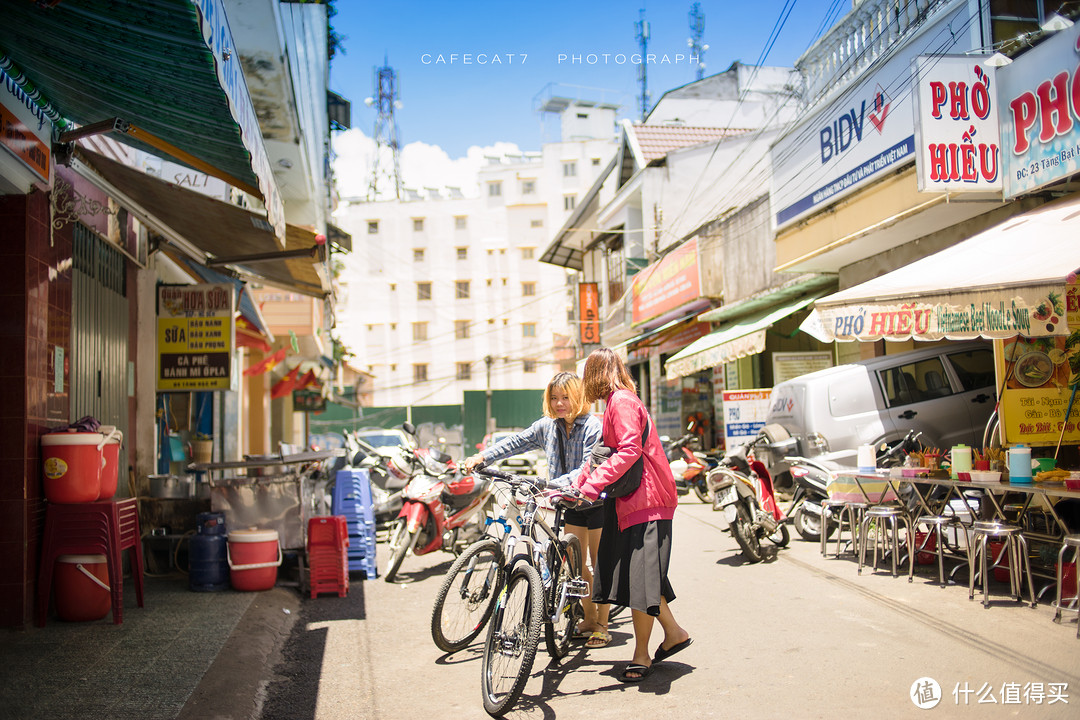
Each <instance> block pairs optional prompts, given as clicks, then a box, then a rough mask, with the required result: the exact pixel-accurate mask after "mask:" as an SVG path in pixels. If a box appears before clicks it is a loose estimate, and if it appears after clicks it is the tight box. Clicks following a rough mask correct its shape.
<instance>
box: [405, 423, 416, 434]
mask: <svg viewBox="0 0 1080 720" xmlns="http://www.w3.org/2000/svg"><path fill="white" fill-rule="evenodd" d="M401 429H402V430H404V431H405V432H407V433H409V434H410V435H415V434H416V426H415V425H413V424H412V423H411V422H406V423H401Z"/></svg>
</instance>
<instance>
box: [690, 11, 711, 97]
mask: <svg viewBox="0 0 1080 720" xmlns="http://www.w3.org/2000/svg"><path fill="white" fill-rule="evenodd" d="M704 39H705V13H703V12H701V3H699V2H696V3H694V4H693V5H691V6H690V39H689V40H687V43H689V45H690V57H696V58H697V79H698V80H700V79H701V78H703V77H705V51H706V50H708V49H709V46H708V45H706V44H704V43H703V42H702V40H704Z"/></svg>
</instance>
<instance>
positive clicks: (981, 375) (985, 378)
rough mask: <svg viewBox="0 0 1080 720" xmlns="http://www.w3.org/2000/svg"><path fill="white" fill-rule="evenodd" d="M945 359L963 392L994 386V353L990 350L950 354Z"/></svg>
mask: <svg viewBox="0 0 1080 720" xmlns="http://www.w3.org/2000/svg"><path fill="white" fill-rule="evenodd" d="M946 357H948V358H949V363H950V364H951V365H952V367H953V370H955V371H956V376H957V377H958V378H960V384H961V385H963V386H964V390H977V389H979V388H984V387H987V386H990V385H993V384H994V353H993V352H992V351H990V350H969V351H968V352H958V353H951V354H950V355H947V356H946Z"/></svg>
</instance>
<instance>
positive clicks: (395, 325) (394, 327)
mask: <svg viewBox="0 0 1080 720" xmlns="http://www.w3.org/2000/svg"><path fill="white" fill-rule="evenodd" d="M390 330H391V331H393V330H397V323H390Z"/></svg>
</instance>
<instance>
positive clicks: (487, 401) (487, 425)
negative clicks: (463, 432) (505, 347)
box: [484, 355, 495, 433]
mask: <svg viewBox="0 0 1080 720" xmlns="http://www.w3.org/2000/svg"><path fill="white" fill-rule="evenodd" d="M494 362H495V358H493V357H491V356H490V355H485V356H484V365H486V366H487V391H486V392H485V393H484V432H485V433H490V432H494V431H495V428H494V427H493V422H492V421H493V419H494V418H492V417H491V365H492V363H494Z"/></svg>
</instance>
